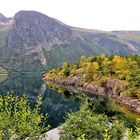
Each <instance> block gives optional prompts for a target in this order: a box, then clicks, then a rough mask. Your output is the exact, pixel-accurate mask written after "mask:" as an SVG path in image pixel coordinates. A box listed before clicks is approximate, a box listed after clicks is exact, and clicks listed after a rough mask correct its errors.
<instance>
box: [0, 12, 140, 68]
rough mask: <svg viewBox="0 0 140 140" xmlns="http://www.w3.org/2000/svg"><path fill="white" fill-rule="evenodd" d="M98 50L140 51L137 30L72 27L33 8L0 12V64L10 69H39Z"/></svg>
mask: <svg viewBox="0 0 140 140" xmlns="http://www.w3.org/2000/svg"><path fill="white" fill-rule="evenodd" d="M6 19H7V20H6ZM101 53H104V54H106V55H111V54H120V55H129V54H140V32H138V31H137V32H136V31H132V32H130V31H113V32H104V31H98V30H88V29H82V28H76V27H71V26H68V25H65V24H64V23H62V22H61V21H59V20H57V19H54V18H51V17H48V16H46V15H44V14H41V13H39V12H35V11H20V12H18V13H16V14H15V16H14V17H13V18H6V17H4V16H3V15H1V14H0V64H1V65H2V66H3V67H5V68H8V69H9V70H12V71H38V70H39V69H40V68H43V69H47V68H53V67H56V66H59V65H61V64H63V62H73V61H75V60H77V59H78V58H79V57H80V56H81V55H85V56H91V55H92V56H93V55H98V54H101Z"/></svg>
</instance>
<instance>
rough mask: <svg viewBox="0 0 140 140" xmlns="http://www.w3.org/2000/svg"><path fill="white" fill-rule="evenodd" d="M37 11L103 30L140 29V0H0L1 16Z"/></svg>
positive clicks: (69, 22)
mask: <svg viewBox="0 0 140 140" xmlns="http://www.w3.org/2000/svg"><path fill="white" fill-rule="evenodd" d="M20 10H35V11H39V12H42V13H44V14H46V15H48V16H51V17H54V18H57V19H59V20H60V21H62V22H64V23H66V24H68V25H72V26H78V27H83V28H91V29H100V30H140V0H0V13H3V14H4V15H5V16H8V17H9V16H13V15H14V14H15V13H16V12H18V11H20Z"/></svg>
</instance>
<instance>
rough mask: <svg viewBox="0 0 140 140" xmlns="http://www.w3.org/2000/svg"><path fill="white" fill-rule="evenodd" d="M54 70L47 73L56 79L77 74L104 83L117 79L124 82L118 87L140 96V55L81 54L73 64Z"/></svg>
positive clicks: (89, 80) (83, 78)
mask: <svg viewBox="0 0 140 140" xmlns="http://www.w3.org/2000/svg"><path fill="white" fill-rule="evenodd" d="M54 71H55V72H54V73H55V74H54V75H51V74H50V72H49V73H48V74H46V75H47V76H49V77H52V78H54V79H55V78H56V77H57V78H59V79H66V78H67V77H73V76H77V77H80V78H81V80H84V81H86V82H89V83H92V82H98V83H103V82H106V81H107V80H108V79H112V80H113V79H117V80H118V81H121V82H123V83H124V88H122V87H118V88H119V89H121V90H123V91H124V90H125V93H126V95H127V96H132V97H137V98H139V97H140V56H137V55H136V56H127V57H122V56H118V55H114V56H113V55H112V56H109V57H107V56H105V55H104V54H101V55H100V56H93V57H89V58H86V57H85V56H81V58H80V60H79V61H78V62H77V63H75V64H73V65H72V64H68V63H64V64H63V66H62V68H61V69H59V70H54ZM51 72H52V71H51ZM101 86H102V85H101ZM121 90H120V91H119V92H121Z"/></svg>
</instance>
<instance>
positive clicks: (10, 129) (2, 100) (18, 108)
mask: <svg viewBox="0 0 140 140" xmlns="http://www.w3.org/2000/svg"><path fill="white" fill-rule="evenodd" d="M40 105H41V99H40V98H39V99H38V100H37V103H36V105H35V108H34V109H31V108H30V106H29V105H28V103H27V98H26V97H21V98H20V99H19V98H18V97H17V96H13V95H12V94H11V93H8V95H6V96H4V97H2V96H0V140H8V139H10V138H11V137H12V138H13V139H24V138H26V137H32V136H37V135H39V134H41V132H43V131H47V130H48V127H44V126H43V123H42V120H43V119H45V118H47V115H46V116H45V117H43V116H42V115H40V114H39V112H40Z"/></svg>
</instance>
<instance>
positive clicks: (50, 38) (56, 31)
mask: <svg viewBox="0 0 140 140" xmlns="http://www.w3.org/2000/svg"><path fill="white" fill-rule="evenodd" d="M13 20H14V24H13V26H12V28H11V30H10V33H9V36H8V47H9V48H13V47H15V48H24V47H25V48H26V47H35V46H38V45H40V44H42V45H43V46H45V44H46V46H45V47H47V46H48V47H49V46H51V45H53V44H61V43H62V42H64V41H66V40H69V39H70V37H71V34H72V30H71V29H69V28H68V27H66V26H64V25H61V24H60V23H58V22H57V21H56V20H55V19H53V18H50V17H48V16H46V15H44V14H41V13H39V12H35V11H20V12H18V13H17V14H16V15H15V16H14V18H13Z"/></svg>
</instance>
